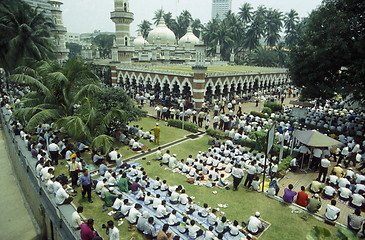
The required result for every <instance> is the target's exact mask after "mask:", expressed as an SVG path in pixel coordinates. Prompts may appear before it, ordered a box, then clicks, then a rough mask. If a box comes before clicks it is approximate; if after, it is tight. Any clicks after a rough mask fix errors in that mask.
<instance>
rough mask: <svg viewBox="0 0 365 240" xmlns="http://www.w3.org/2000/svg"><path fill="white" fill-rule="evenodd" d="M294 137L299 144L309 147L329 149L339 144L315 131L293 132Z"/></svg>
mask: <svg viewBox="0 0 365 240" xmlns="http://www.w3.org/2000/svg"><path fill="white" fill-rule="evenodd" d="M294 137H296V139H298V141H299V142H301V143H303V144H305V145H307V146H310V147H330V146H335V145H340V144H341V142H339V141H337V140H335V139H333V138H331V137H328V136H326V135H324V134H322V133H320V132H318V131H316V130H308V131H301V130H295V131H294Z"/></svg>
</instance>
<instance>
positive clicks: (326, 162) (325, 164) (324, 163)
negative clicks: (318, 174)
mask: <svg viewBox="0 0 365 240" xmlns="http://www.w3.org/2000/svg"><path fill="white" fill-rule="evenodd" d="M329 166H331V162H330V161H329V160H328V159H327V158H322V160H321V167H323V168H328V167H329Z"/></svg>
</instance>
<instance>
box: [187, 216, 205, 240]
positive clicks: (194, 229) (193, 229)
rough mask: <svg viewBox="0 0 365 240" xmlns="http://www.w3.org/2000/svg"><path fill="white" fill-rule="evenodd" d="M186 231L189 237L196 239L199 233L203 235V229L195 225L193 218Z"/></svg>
mask: <svg viewBox="0 0 365 240" xmlns="http://www.w3.org/2000/svg"><path fill="white" fill-rule="evenodd" d="M188 232H189V237H190V238H192V239H196V238H198V237H200V236H201V235H203V233H204V232H203V230H202V229H200V227H198V226H197V225H195V220H191V221H190V226H188Z"/></svg>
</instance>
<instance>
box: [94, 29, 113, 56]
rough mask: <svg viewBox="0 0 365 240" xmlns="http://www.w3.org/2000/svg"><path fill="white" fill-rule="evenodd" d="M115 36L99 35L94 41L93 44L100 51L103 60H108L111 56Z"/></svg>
mask: <svg viewBox="0 0 365 240" xmlns="http://www.w3.org/2000/svg"><path fill="white" fill-rule="evenodd" d="M114 38H115V36H114V35H112V34H99V35H97V36H96V37H95V38H94V39H93V40H92V43H93V44H94V46H95V47H96V48H97V49H96V50H99V51H100V57H101V58H108V57H109V56H110V54H111V51H112V47H113V41H114Z"/></svg>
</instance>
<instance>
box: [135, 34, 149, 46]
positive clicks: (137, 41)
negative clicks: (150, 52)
mask: <svg viewBox="0 0 365 240" xmlns="http://www.w3.org/2000/svg"><path fill="white" fill-rule="evenodd" d="M145 44H148V42H147V41H146V40H145V39H144V38H143V36H142V34H141V33H140V32H139V31H138V36H137V37H136V38H135V39H134V41H133V45H134V47H137V48H138V47H143V46H144V45H145Z"/></svg>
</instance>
